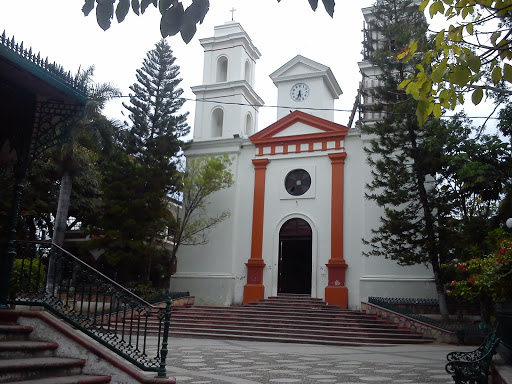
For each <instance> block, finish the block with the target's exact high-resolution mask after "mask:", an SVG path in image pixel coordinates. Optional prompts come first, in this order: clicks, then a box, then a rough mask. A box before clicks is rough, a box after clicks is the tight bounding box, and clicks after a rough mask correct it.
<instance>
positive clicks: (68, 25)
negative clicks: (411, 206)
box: [0, 0, 489, 130]
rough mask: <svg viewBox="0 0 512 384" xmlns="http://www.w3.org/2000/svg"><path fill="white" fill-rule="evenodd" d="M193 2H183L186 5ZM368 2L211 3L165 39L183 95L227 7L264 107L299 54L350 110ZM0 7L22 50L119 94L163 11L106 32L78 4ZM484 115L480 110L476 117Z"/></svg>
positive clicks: (55, 1) (270, 112) (265, 121)
mask: <svg viewBox="0 0 512 384" xmlns="http://www.w3.org/2000/svg"><path fill="white" fill-rule="evenodd" d="M190 2H191V0H184V1H183V3H184V5H185V6H188V4H189V3H190ZM373 2H374V1H373V0H359V1H353V0H337V1H336V7H335V12H334V18H331V17H329V16H328V15H327V13H326V12H325V10H324V8H323V5H322V4H319V6H318V9H317V11H316V12H313V11H312V10H311V8H310V6H309V2H308V1H307V0H282V1H281V2H280V3H278V2H277V0H259V1H255V0H252V1H249V0H229V1H228V0H211V1H210V3H211V7H210V11H209V13H208V14H207V15H206V19H205V21H204V23H203V24H202V25H199V27H198V31H197V33H196V35H195V36H194V38H193V40H192V41H191V42H190V43H189V44H188V45H187V44H185V43H183V41H182V40H181V37H180V36H179V35H177V36H174V37H170V38H168V42H169V44H170V46H171V48H172V49H173V52H174V55H175V56H176V58H177V60H176V63H177V64H178V65H179V66H180V68H181V77H182V79H183V81H182V82H181V87H182V88H183V90H184V95H183V96H184V97H186V98H189V99H193V98H194V94H193V93H192V92H191V91H190V87H192V86H196V85H201V83H202V73H203V48H202V47H201V45H200V44H199V41H198V40H199V38H205V37H211V36H213V28H214V26H216V25H221V24H224V23H225V22H226V21H230V20H231V12H230V9H231V8H233V7H234V8H235V9H236V11H235V12H234V20H235V21H237V22H239V23H240V24H241V25H242V27H243V28H244V29H245V31H246V32H247V33H248V34H249V36H250V38H251V39H252V41H253V43H254V44H255V45H256V47H257V48H258V49H259V51H260V52H261V55H262V56H261V58H260V59H259V60H258V61H257V63H256V81H255V84H254V88H255V90H256V92H257V93H258V94H259V96H260V97H261V98H262V99H263V100H264V102H265V104H266V105H267V106H273V105H276V103H277V88H276V87H275V86H274V84H273V83H272V81H271V80H270V78H269V75H270V74H271V73H272V72H273V71H275V70H276V69H277V68H279V67H280V66H281V65H283V64H285V63H286V62H287V61H288V60H290V59H292V58H293V57H295V56H296V55H297V54H301V55H303V56H305V57H307V58H309V59H312V60H315V61H317V62H319V63H321V64H324V65H327V66H329V67H330V68H331V70H332V71H333V73H334V76H335V77H336V79H337V80H338V83H339V84H340V86H341V89H342V90H343V94H342V95H341V96H340V99H339V100H337V101H336V102H335V109H341V110H348V111H350V110H351V109H352V106H353V104H354V99H355V96H356V93H357V88H358V83H359V80H360V78H361V76H360V74H359V70H358V66H357V62H358V61H360V60H361V50H362V44H361V42H362V39H363V36H362V32H361V30H362V27H363V16H362V12H361V8H363V7H367V6H370V5H372V4H373ZM320 3H321V1H320ZM1 4H2V9H1V11H0V29H5V32H6V34H7V35H8V36H13V35H14V36H15V38H16V41H18V42H19V41H24V46H25V47H32V49H33V51H35V52H41V55H42V56H44V57H46V56H48V58H49V60H50V61H55V62H57V63H59V64H61V65H62V66H64V68H65V69H66V70H70V71H71V72H72V73H75V72H76V71H77V70H78V68H79V67H82V68H87V67H89V66H91V65H94V66H95V68H96V71H95V76H94V79H95V80H96V81H97V82H110V83H112V84H114V85H116V86H118V87H119V88H120V89H121V91H122V92H123V94H124V95H127V94H128V92H129V89H128V87H129V86H130V85H131V84H133V82H134V81H135V70H136V69H138V68H140V67H141V65H142V60H143V59H144V57H145V56H146V53H147V51H149V50H151V49H152V48H153V47H154V45H155V43H156V42H158V40H159V39H160V38H161V36H160V30H159V21H160V14H159V12H158V11H157V9H156V8H154V7H153V6H150V7H148V10H147V11H146V13H145V14H144V15H141V16H136V15H135V14H133V13H132V12H130V13H129V14H128V16H127V17H126V19H125V21H124V22H123V23H121V24H118V23H117V21H115V20H114V21H113V22H112V26H111V28H110V29H109V30H107V31H103V30H102V29H101V28H100V27H99V26H98V25H97V23H96V18H95V14H94V13H91V14H90V15H89V16H88V17H85V16H84V15H83V13H82V11H81V7H82V5H83V1H82V0H23V1H21V0H18V1H5V0H4V1H2V2H1ZM0 32H1V31H0ZM125 101H126V99H125ZM184 108H185V109H186V110H188V111H190V118H189V124H190V125H191V126H192V127H193V119H194V110H195V102H193V101H187V102H186V103H185V106H184ZM487 109H489V108H487ZM122 110H123V107H122V105H121V103H120V101H116V102H111V103H109V105H108V107H107V110H106V114H107V115H108V116H110V117H114V118H118V119H125V118H124V117H123V116H122V115H121V111H122ZM276 113H277V112H276V110H275V108H271V107H268V108H265V107H263V108H261V109H260V115H259V129H260V130H261V129H263V128H265V127H266V126H268V125H270V124H272V123H273V122H274V121H275V120H276ZM471 113H472V114H474V111H472V112H471ZM482 113H483V111H482V108H480V110H479V111H478V115H482ZM349 115H350V112H336V113H335V122H337V123H339V124H344V125H345V124H347V123H348V119H349Z"/></svg>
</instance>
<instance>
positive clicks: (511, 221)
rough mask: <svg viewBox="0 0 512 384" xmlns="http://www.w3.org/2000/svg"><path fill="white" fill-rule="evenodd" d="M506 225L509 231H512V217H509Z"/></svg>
mask: <svg viewBox="0 0 512 384" xmlns="http://www.w3.org/2000/svg"><path fill="white" fill-rule="evenodd" d="M505 225H506V226H507V228H508V229H512V217H509V218H508V219H507V221H505Z"/></svg>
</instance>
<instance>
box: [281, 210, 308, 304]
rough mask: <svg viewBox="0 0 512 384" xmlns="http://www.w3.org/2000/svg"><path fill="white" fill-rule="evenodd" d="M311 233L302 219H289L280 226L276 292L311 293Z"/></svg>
mask: <svg viewBox="0 0 512 384" xmlns="http://www.w3.org/2000/svg"><path fill="white" fill-rule="evenodd" d="M311 233H312V232H311V227H310V226H309V224H308V223H307V222H306V221H305V220H303V219H298V218H295V219H290V220H288V221H286V222H285V223H284V224H283V226H282V227H281V230H280V231H279V270H278V284H277V292H278V293H306V294H311V273H312V268H311V265H312V264H311V263H312V260H311V256H312V234H311Z"/></svg>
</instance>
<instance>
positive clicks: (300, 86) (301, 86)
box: [290, 83, 309, 101]
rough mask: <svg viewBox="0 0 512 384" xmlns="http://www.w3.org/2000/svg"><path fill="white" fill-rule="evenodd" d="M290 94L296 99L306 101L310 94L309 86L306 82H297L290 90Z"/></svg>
mask: <svg viewBox="0 0 512 384" xmlns="http://www.w3.org/2000/svg"><path fill="white" fill-rule="evenodd" d="M290 96H291V98H292V100H294V101H304V100H306V99H307V97H308V96H309V87H308V85H307V84H305V83H297V84H295V85H294V86H293V87H292V89H291V90H290Z"/></svg>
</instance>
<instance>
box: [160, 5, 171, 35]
mask: <svg viewBox="0 0 512 384" xmlns="http://www.w3.org/2000/svg"><path fill="white" fill-rule="evenodd" d="M171 4H172V0H159V2H158V9H159V10H160V13H161V14H162V16H163V14H164V13H165V11H167V10H168V9H169V7H170V6H171ZM160 29H161V27H160Z"/></svg>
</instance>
